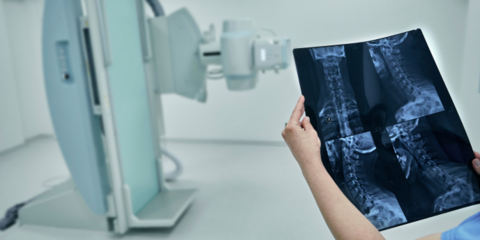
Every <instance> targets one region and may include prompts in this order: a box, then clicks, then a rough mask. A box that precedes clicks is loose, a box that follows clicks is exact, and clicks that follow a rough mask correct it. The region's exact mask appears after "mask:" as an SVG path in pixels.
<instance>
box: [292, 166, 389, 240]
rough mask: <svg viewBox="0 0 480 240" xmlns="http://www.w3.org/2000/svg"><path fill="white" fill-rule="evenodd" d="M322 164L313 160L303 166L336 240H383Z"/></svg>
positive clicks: (306, 177) (311, 188)
mask: <svg viewBox="0 0 480 240" xmlns="http://www.w3.org/2000/svg"><path fill="white" fill-rule="evenodd" d="M320 161H321V160H318V161H313V162H310V163H308V165H307V166H301V167H302V172H303V175H304V176H305V179H306V180H307V183H308V185H309V187H310V190H311V191H312V193H313V196H314V198H315V201H316V202H317V205H318V207H319V208H320V211H321V212H322V215H323V217H324V219H325V221H326V222H327V225H328V227H329V228H330V231H331V232H332V234H333V236H334V237H335V239H384V238H383V236H382V235H381V234H380V232H378V230H377V229H376V228H375V227H374V226H373V225H372V224H371V223H370V221H368V219H366V218H365V217H364V216H363V214H362V213H360V211H359V210H358V209H357V208H356V207H355V206H354V205H353V204H352V203H351V202H350V201H349V200H348V199H347V198H346V197H345V195H344V194H343V193H342V191H341V190H340V189H339V188H338V186H337V185H336V184H335V182H334V181H333V179H332V178H331V177H330V175H329V174H328V172H327V171H326V170H325V167H324V166H323V164H322V163H321V162H320Z"/></svg>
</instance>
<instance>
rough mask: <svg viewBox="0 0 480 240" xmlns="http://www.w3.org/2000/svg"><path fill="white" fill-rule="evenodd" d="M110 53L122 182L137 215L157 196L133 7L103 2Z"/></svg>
mask: <svg viewBox="0 0 480 240" xmlns="http://www.w3.org/2000/svg"><path fill="white" fill-rule="evenodd" d="M104 2H105V15H106V16H105V17H106V21H107V28H108V34H109V40H110V48H111V53H112V65H111V66H110V67H109V69H108V73H109V79H110V90H111V94H112V100H113V103H112V105H113V110H114V116H115V124H116V129H117V137H118V144H119V147H120V159H121V162H122V169H123V177H124V181H125V183H126V184H128V186H129V187H130V193H131V199H132V205H133V206H132V207H133V211H134V212H135V213H138V212H139V211H140V210H142V208H143V207H144V206H146V205H147V204H148V203H149V202H150V201H151V200H152V199H153V198H154V197H155V196H156V195H157V193H158V192H159V185H158V178H157V170H156V169H157V167H156V159H155V149H154V145H153V144H154V141H153V136H152V134H153V131H152V125H151V122H150V112H149V103H148V95H147V85H146V79H145V71H144V65H143V59H142V48H141V43H140V35H139V34H140V31H139V27H138V20H137V10H136V4H135V1H133V0H105V1H104Z"/></svg>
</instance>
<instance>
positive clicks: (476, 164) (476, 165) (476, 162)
mask: <svg viewBox="0 0 480 240" xmlns="http://www.w3.org/2000/svg"><path fill="white" fill-rule="evenodd" d="M472 165H473V169H475V172H477V174H478V175H480V159H478V158H475V159H473V161H472Z"/></svg>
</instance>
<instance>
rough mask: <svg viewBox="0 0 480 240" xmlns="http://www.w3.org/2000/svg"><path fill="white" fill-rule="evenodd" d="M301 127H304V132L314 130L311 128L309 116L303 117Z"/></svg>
mask: <svg viewBox="0 0 480 240" xmlns="http://www.w3.org/2000/svg"><path fill="white" fill-rule="evenodd" d="M302 127H303V128H304V129H305V131H306V132H308V131H312V130H315V129H314V128H313V126H312V124H311V123H310V118H309V117H305V118H303V121H302Z"/></svg>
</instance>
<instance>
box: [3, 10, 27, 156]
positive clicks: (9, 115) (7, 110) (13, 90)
mask: <svg viewBox="0 0 480 240" xmlns="http://www.w3.org/2000/svg"><path fill="white" fill-rule="evenodd" d="M4 10H5V9H4V6H3V2H1V1H0V151H4V150H6V149H9V148H12V147H15V146H18V145H19V144H22V143H23V140H24V139H23V129H22V124H21V114H20V108H19V103H18V91H17V86H16V81H15V73H14V71H13V64H12V56H11V51H10V43H9V38H8V31H7V27H6V23H5V16H4V14H3V13H4Z"/></svg>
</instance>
